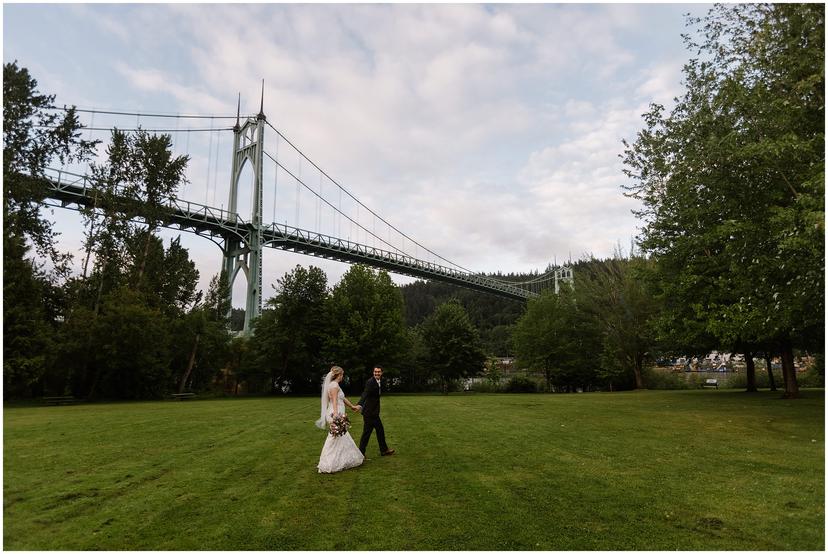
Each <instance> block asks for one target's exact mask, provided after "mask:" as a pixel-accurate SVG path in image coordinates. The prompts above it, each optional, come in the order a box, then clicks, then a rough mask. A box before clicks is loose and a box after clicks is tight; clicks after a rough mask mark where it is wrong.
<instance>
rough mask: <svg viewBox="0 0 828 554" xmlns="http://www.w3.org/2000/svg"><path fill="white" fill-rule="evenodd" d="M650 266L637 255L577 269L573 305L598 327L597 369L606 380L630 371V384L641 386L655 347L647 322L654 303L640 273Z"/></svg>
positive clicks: (652, 315) (655, 312)
mask: <svg viewBox="0 0 828 554" xmlns="http://www.w3.org/2000/svg"><path fill="white" fill-rule="evenodd" d="M649 265H651V262H650V261H649V260H646V259H644V258H642V257H639V256H631V257H629V258H626V259H625V258H624V257H623V256H622V254H621V252H620V251H619V252H617V253H616V256H615V257H614V258H612V259H608V260H605V261H603V262H598V263H593V264H591V265H590V266H589V268H590V269H589V270H587V271H582V272H580V273H579V279H578V286H577V288H576V289H575V290H576V296H577V300H578V306H579V308H580V309H581V310H582V311H583V312H584V313H585V314H587V315H588V316H589V317H591V318H593V319H594V321H595V323H596V325H597V328H598V329H599V331H600V341H601V349H600V352H601V372H602V373H603V376H604V378H606V379H607V381H609V382H610V383H612V382H613V381H615V382H616V383H617V382H618V381H619V380H623V379H624V377H625V375H627V374H632V375H633V377H634V379H635V387H636V388H638V389H640V388H644V381H643V378H642V369H643V367H644V361H645V359H646V357H647V356H648V355H649V354H650V353H651V352H652V350H653V347H654V345H655V336H654V335H655V333H654V331H653V326H652V325H653V320H654V318H655V317H656V316H657V315H658V303H657V300H656V299H655V298H654V296H653V295H652V292H651V291H650V290H648V286H647V281H646V279H645V278H644V272H645V271H646V268H647V266H649Z"/></svg>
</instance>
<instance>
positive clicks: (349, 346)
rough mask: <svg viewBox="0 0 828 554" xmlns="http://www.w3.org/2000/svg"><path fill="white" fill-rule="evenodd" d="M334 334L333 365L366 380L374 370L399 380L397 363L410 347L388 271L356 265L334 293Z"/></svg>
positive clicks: (330, 352)
mask: <svg viewBox="0 0 828 554" xmlns="http://www.w3.org/2000/svg"><path fill="white" fill-rule="evenodd" d="M328 314H329V317H330V326H331V327H330V328H331V331H330V334H329V336H328V340H327V341H326V347H325V352H326V353H327V356H326V357H327V358H328V360H330V361H331V362H332V363H335V364H337V365H340V366H342V367H344V368H345V369H346V370H350V372H351V377H352V379H353V380H356V381H357V382H359V383H361V381H362V380H365V379H367V378H368V377H369V376H370V375H371V372H372V370H373V367H374V366H375V365H380V366H382V367H383V368H386V370H387V371H386V373H385V374H384V375H385V376H386V377H387V378H389V379H393V378H394V377H396V369H395V364H396V362H398V361H399V360H401V359H402V358H403V356H404V352H403V349H404V347H405V345H406V333H405V322H404V321H405V320H404V315H403V299H402V295H401V294H400V291H399V289H398V288H397V287H396V286H395V285H394V283H393V282H392V281H391V278H390V277H389V276H388V273H386V272H385V271H376V272H375V271H373V270H371V269H369V268H367V267H365V266H363V265H353V266H351V268H350V269H349V270H348V272H347V273H345V275H343V276H342V280H341V281H339V283H337V284H336V285H335V286H334V288H333V290H332V291H331V296H330V300H329V310H328Z"/></svg>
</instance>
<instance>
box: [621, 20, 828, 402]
mask: <svg viewBox="0 0 828 554" xmlns="http://www.w3.org/2000/svg"><path fill="white" fill-rule="evenodd" d="M702 23H703V28H702V30H701V35H702V36H701V42H700V43H698V44H697V43H696V42H694V40H693V38H692V37H689V36H688V37H687V41H688V47H690V48H692V49H694V50H697V51H698V52H699V54H700V55H703V56H702V58H701V59H692V60H690V61H689V62H688V63H687V64H686V65H685V67H684V77H685V83H686V88H687V90H686V92H685V93H684V94H683V95H682V96H681V97H680V98H678V99H677V104H676V106H675V107H674V108H673V109H672V110H671V111H670V113H669V114H665V113H664V108H663V107H661V106H655V105H654V106H652V108H651V110H650V112H649V113H647V114H645V129H644V130H643V131H641V132H640V133H639V134H638V136H637V138H636V141H635V143H634V144H632V145H630V144H628V143H625V145H626V150H625V157H624V161H625V164H626V166H627V169H626V173H627V175H628V176H630V177H631V178H632V179H633V181H634V183H633V184H632V185H630V186H628V187H626V188H627V190H628V193H629V194H630V195H631V196H633V197H635V198H638V199H639V200H641V201H642V203H643V206H644V208H643V209H642V210H641V212H639V215H640V216H641V217H642V218H643V219H644V221H645V226H644V228H643V231H642V236H641V244H642V246H643V247H644V249H645V250H647V251H648V252H651V253H652V254H653V255H654V257H655V258H656V260H657V263H658V265H659V266H660V272H661V274H662V276H663V278H664V286H663V289H664V291H665V293H666V294H668V295H670V296H672V297H673V298H675V299H676V303H677V304H678V305H683V306H685V308H683V309H682V311H683V312H684V314H682V315H690V316H691V319H692V320H693V321H694V324H697V325H698V326H699V328H700V330H701V333H699V335H701V334H703V333H707V334H709V335H711V336H713V337H715V339H716V340H717V341H718V342H719V344H723V345H727V346H729V347H731V348H734V347H735V346H736V345H737V344H738V345H742V348H743V349H745V348H748V349H750V350H751V351H752V350H755V349H756V347H757V346H758V345H761V344H767V343H769V342H772V343H775V344H776V345H777V347H778V348H779V350H780V351H781V352H782V359H783V373H784V374H785V383H786V396H788V397H795V396H796V395H797V385H796V377H795V373H794V371H793V363H792V360H793V350H792V349H793V347H794V346H799V347H803V346H809V347H813V346H814V345H815V344H818V343H821V342H822V340H823V339H822V329H823V327H824V290H823V286H822V283H823V275H824V269H823V268H824V223H823V221H824V211H823V207H822V206H823V202H824V176H823V174H824V58H825V55H824V7H823V6H822V5H807V4H787V5H782V4H770V5H768V4H760V5H756V4H741V5H717V6H716V7H714V8H713V9H712V10H711V11H710V12H709V14H708V15H707V16H706V17H705V18H704V19H703V20H691V25H700V24H702ZM769 308H770V310H771V313H770V314H769V313H768V310H769ZM680 309H681V308H680ZM675 315H676V314H674V316H675ZM675 319H676V321H686V318H678V317H675Z"/></svg>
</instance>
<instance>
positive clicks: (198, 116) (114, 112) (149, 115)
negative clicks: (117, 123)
mask: <svg viewBox="0 0 828 554" xmlns="http://www.w3.org/2000/svg"><path fill="white" fill-rule="evenodd" d="M46 109H50V110H62V111H69V110H70V109H71V108H67V107H66V106H63V107H60V106H50V107H48V108H46ZM75 111H76V112H79V113H91V114H106V115H129V116H135V117H147V118H153V117H167V118H177V119H236V117H237V116H235V115H208V114H173V113H166V114H165V113H141V112H134V111H126V110H123V111H122V110H99V109H91V108H90V109H84V108H75ZM246 117H256V116H246Z"/></svg>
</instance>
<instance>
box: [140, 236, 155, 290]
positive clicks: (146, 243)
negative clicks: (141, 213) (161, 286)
mask: <svg viewBox="0 0 828 554" xmlns="http://www.w3.org/2000/svg"><path fill="white" fill-rule="evenodd" d="M154 232H155V225H153V226H152V228H150V226H147V240H146V241H144V255H143V257H142V258H141V265H140V267H139V268H138V281H137V282H136V283H135V288H136V289H137V288H139V287H140V286H141V280H142V279H143V278H144V269H145V268H146V266H147V256H149V247H150V242H151V241H152V237H153V233H154Z"/></svg>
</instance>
